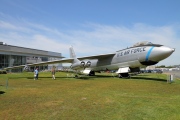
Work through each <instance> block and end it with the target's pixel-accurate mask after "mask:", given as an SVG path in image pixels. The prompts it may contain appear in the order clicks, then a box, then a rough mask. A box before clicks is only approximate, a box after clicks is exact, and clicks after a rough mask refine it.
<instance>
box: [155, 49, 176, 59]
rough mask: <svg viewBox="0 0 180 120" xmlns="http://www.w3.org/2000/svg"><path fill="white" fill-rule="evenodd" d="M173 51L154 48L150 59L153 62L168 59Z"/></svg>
mask: <svg viewBox="0 0 180 120" xmlns="http://www.w3.org/2000/svg"><path fill="white" fill-rule="evenodd" d="M174 51H175V49H174V48H169V47H166V46H161V47H156V48H155V49H154V50H153V55H152V59H153V60H155V61H161V60H163V59H165V58H167V57H169V56H170V55H171V54H172V53H173V52H174Z"/></svg>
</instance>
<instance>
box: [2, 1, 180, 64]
mask: <svg viewBox="0 0 180 120" xmlns="http://www.w3.org/2000/svg"><path fill="white" fill-rule="evenodd" d="M179 5H180V0H0V41H2V42H5V43H7V44H8V45H14V46H21V47H27V48H33V49H40V50H46V51H52V52H59V53H62V56H64V57H66V58H69V47H70V46H71V45H72V46H73V48H74V50H75V52H76V56H77V57H82V56H89V55H98V54H106V53H114V52H115V51H118V50H120V49H124V48H127V47H130V46H132V45H133V44H135V43H137V42H141V41H150V42H152V43H155V44H162V45H165V46H168V47H171V48H175V49H176V50H175V52H174V53H173V54H172V55H171V56H170V57H168V58H167V59H165V60H163V61H160V62H159V63H158V64H157V65H166V66H169V65H180V14H179V13H180V7H179Z"/></svg>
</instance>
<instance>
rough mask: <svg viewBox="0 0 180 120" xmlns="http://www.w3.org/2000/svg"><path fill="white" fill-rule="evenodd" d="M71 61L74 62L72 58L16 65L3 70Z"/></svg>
mask: <svg viewBox="0 0 180 120" xmlns="http://www.w3.org/2000/svg"><path fill="white" fill-rule="evenodd" d="M73 60H74V59H73V58H68V59H61V60H52V61H45V62H38V63H32V64H26V65H18V66H12V67H6V68H3V69H4V70H8V69H16V68H23V67H26V66H28V67H30V66H39V65H48V64H57V63H72V62H73Z"/></svg>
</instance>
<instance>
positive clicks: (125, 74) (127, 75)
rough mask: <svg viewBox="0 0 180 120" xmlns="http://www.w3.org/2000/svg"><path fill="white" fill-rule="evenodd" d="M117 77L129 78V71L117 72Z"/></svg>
mask: <svg viewBox="0 0 180 120" xmlns="http://www.w3.org/2000/svg"><path fill="white" fill-rule="evenodd" d="M118 77H119V78H130V75H129V73H119V74H118Z"/></svg>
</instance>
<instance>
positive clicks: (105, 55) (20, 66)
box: [3, 53, 115, 70]
mask: <svg viewBox="0 0 180 120" xmlns="http://www.w3.org/2000/svg"><path fill="white" fill-rule="evenodd" d="M114 55H115V53H110V54H102V55H94V56H87V57H79V58H77V59H79V60H85V59H104V58H106V57H113V56H114ZM73 60H74V58H67V59H61V60H52V61H45V62H39V63H32V64H26V65H19V66H12V67H6V68H3V69H4V70H8V69H16V68H23V67H26V66H27V67H30V66H39V65H48V64H57V63H72V62H73Z"/></svg>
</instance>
